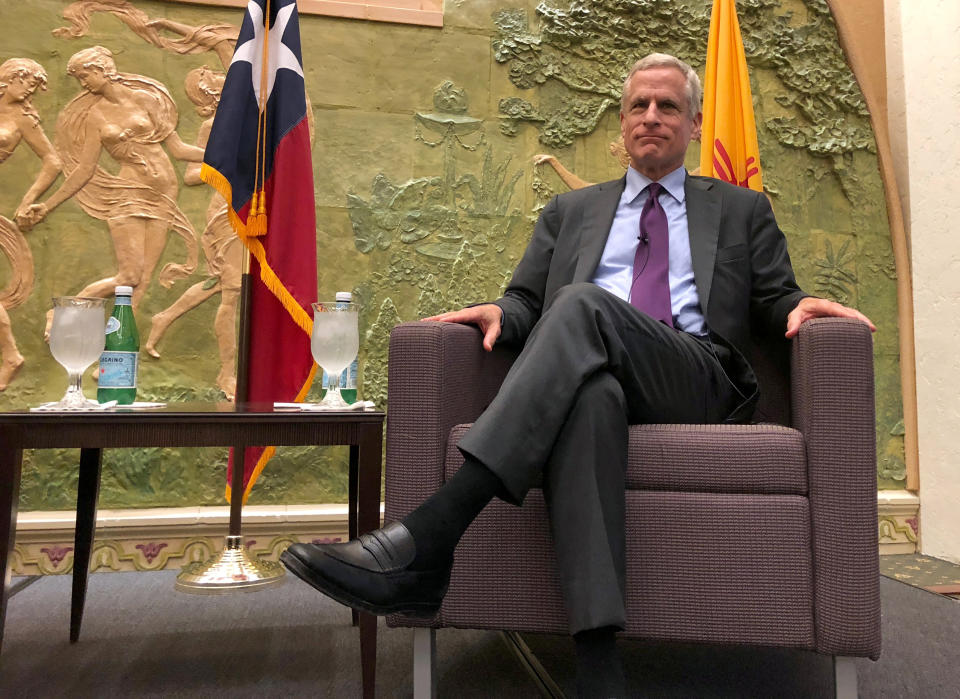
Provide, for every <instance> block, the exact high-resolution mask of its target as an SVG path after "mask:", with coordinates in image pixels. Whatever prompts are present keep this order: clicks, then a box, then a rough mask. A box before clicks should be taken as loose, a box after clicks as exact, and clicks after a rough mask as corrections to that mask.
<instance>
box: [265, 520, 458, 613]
mask: <svg viewBox="0 0 960 699" xmlns="http://www.w3.org/2000/svg"><path fill="white" fill-rule="evenodd" d="M416 553H417V549H416V544H415V543H414V541H413V536H412V535H411V534H410V532H409V530H408V529H407V528H406V527H405V526H403V524H401V523H400V522H391V523H390V524H388V525H387V526H385V527H383V528H382V529H377V530H375V531H372V532H370V533H369V534H361V535H360V538H359V539H354V540H353V541H350V542H349V543H346V544H292V545H291V546H290V547H289V548H288V549H287V550H286V551H284V552H283V553H282V554H281V555H280V561H281V562H282V563H283V565H285V566H286V567H287V570H289V571H290V572H291V573H293V574H294V575H296V576H297V577H298V578H300V579H301V580H303V581H304V582H307V583H309V584H310V585H313V587H315V588H317V589H318V590H320V592H322V593H323V594H325V595H327V596H328V597H331V598H333V599H335V600H336V601H337V602H340V603H341V604H345V605H347V606H348V607H353V608H354V609H358V610H360V611H364V612H370V613H371V614H377V615H380V616H383V615H385V614H395V613H399V614H412V615H415V616H433V615H434V614H436V613H437V611H438V610H439V609H440V603H441V602H443V596H444V595H445V594H446V592H447V586H448V585H449V584H450V569H451V567H452V561H451V565H447V566H444V567H443V568H437V569H433V570H408V566H409V565H410V563H411V562H412V561H413V559H414V557H415V556H416Z"/></svg>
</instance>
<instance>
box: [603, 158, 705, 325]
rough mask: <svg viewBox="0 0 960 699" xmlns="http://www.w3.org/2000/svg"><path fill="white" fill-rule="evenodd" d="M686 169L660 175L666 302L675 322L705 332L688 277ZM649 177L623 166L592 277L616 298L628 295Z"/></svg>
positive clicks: (690, 276) (690, 268) (694, 287)
mask: <svg viewBox="0 0 960 699" xmlns="http://www.w3.org/2000/svg"><path fill="white" fill-rule="evenodd" d="M686 178H687V171H686V170H685V169H684V168H683V167H682V166H681V167H679V168H677V169H676V170H674V171H673V172H671V173H670V174H669V175H667V176H665V177H664V178H663V179H661V180H660V184H661V185H663V188H664V190H666V191H663V192H661V193H660V205H661V206H662V207H663V210H664V212H666V214H667V225H668V226H669V229H670V253H669V254H670V272H669V277H670V306H671V311H672V313H673V325H674V327H676V328H678V329H680V330H684V331H686V332H688V333H691V334H693V335H705V334H706V333H707V325H706V322H705V321H704V318H703V313H702V312H701V310H700V295H699V294H698V293H697V285H696V282H695V281H694V279H693V258H692V257H691V255H690V234H689V229H688V228H687V203H686V193H685V192H684V189H683V185H684V182H685V181H686ZM651 182H652V180H650V179H648V178H647V177H646V176H644V175H642V174H640V173H639V172H638V171H636V170H634V169H633V167H630V168H628V169H627V185H626V187H624V189H623V194H622V195H621V197H620V203H619V204H617V213H616V215H615V216H614V219H613V225H612V226H610V233H609V235H608V236H607V244H606V246H605V247H604V249H603V256H602V257H601V258H600V264H599V265H597V270H596V272H594V275H593V279H591V281H592V282H593V283H594V284H596V285H597V286H599V287H602V288H604V289H606V290H607V291H609V292H610V293H612V294H614V295H615V296H619V297H620V298H622V299H624V300H626V301H629V300H630V287H631V285H632V283H633V258H634V255H635V254H636V252H637V245H638V244H639V243H640V212H641V210H642V209H643V205H644V203H646V201H647V197H648V196H650V195H649V193H648V192H646V191H645V187H646V186H647V185H649V184H650V183H651Z"/></svg>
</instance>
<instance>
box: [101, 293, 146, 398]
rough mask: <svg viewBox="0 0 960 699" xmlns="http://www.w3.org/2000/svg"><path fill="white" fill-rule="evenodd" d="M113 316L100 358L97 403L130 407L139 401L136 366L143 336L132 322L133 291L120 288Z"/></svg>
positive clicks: (133, 321)
mask: <svg viewBox="0 0 960 699" xmlns="http://www.w3.org/2000/svg"><path fill="white" fill-rule="evenodd" d="M116 294H117V297H116V301H114V304H113V313H111V314H110V318H109V320H107V337H106V341H105V342H104V345H103V354H101V355H100V378H99V379H98V385H97V400H98V401H99V402H101V403H106V402H108V401H111V400H115V401H117V403H118V404H119V405H130V404H131V403H133V401H134V400H135V399H136V397H137V366H138V364H139V354H140V333H138V332H137V323H136V321H135V320H134V318H133V306H132V305H131V303H130V297H131V296H132V294H133V287H130V286H118V287H117V288H116Z"/></svg>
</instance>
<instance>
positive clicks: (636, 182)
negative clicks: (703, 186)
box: [622, 165, 687, 204]
mask: <svg viewBox="0 0 960 699" xmlns="http://www.w3.org/2000/svg"><path fill="white" fill-rule="evenodd" d="M686 179H687V171H686V170H685V169H684V167H683V165H681V166H680V167H678V168H677V169H676V170H674V171H673V172H671V173H669V174H668V175H665V176H664V177H662V178H661V179H660V180H659V181H660V184H661V185H663V188H664V189H665V190H667V191H668V192H670V196H672V197H673V198H674V199H676V200H677V201H678V202H680V203H681V204H682V203H683V202H684V200H685V199H686V192H685V190H684V186H683V185H684V183H685V182H686ZM651 182H653V180H651V179H650V178H649V177H647V176H646V175H644V174H642V173H640V172H639V171H638V170H634V169H633V166H632V165H631V166H630V167H628V168H627V185H626V187H624V189H623V198H622V201H624V202H632V201H633V200H634V199H636V198H637V196H639V194H640V192H642V191H643V190H644V189H645V188H646V187H647V185H649V184H650V183H651Z"/></svg>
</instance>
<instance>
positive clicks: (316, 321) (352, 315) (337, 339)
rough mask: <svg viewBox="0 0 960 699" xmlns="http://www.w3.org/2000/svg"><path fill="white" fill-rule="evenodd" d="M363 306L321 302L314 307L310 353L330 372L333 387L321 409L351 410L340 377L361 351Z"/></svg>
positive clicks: (328, 373)
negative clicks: (360, 312)
mask: <svg viewBox="0 0 960 699" xmlns="http://www.w3.org/2000/svg"><path fill="white" fill-rule="evenodd" d="M358 315H359V307H358V305H357V304H355V303H348V302H345V301H319V302H317V303H315V304H313V335H312V336H311V338H310V351H311V352H312V353H313V359H314V361H315V362H316V363H317V364H319V365H320V366H321V367H323V369H324V370H325V371H326V372H327V376H328V377H329V384H328V386H327V393H326V395H325V396H324V397H323V400H322V401H320V406H321V407H325V408H329V409H332V410H345V409H347V408H349V407H350V404H349V403H347V402H346V401H345V400H344V399H343V396H341V395H340V374H341V373H342V372H343V370H344V369H346V368H347V367H348V366H349V365H350V363H351V362H352V361H353V358H354V357H356V356H357V350H359V349H360V331H359V326H358V323H357V318H358Z"/></svg>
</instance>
